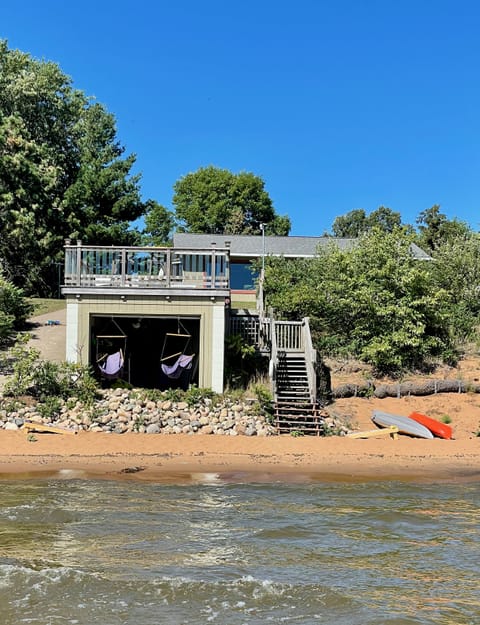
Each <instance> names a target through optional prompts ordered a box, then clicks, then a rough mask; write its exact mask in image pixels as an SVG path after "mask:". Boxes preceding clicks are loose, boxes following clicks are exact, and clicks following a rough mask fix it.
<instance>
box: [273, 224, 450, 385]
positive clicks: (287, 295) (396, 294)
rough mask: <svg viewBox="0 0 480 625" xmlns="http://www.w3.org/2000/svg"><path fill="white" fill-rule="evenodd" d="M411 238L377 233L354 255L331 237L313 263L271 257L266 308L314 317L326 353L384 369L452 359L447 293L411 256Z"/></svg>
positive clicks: (287, 315)
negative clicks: (327, 244)
mask: <svg viewBox="0 0 480 625" xmlns="http://www.w3.org/2000/svg"><path fill="white" fill-rule="evenodd" d="M411 240H412V239H411V236H407V234H406V233H405V231H404V230H403V229H402V228H397V229H395V230H394V231H393V232H392V233H385V232H384V231H383V230H380V229H375V230H372V231H370V232H368V233H367V234H366V235H364V236H362V237H361V238H360V239H359V241H358V244H357V245H356V246H353V247H352V248H351V249H350V250H342V249H340V248H339V247H338V246H336V245H335V242H334V240H332V243H331V244H330V245H329V246H327V247H326V248H321V249H319V252H318V256H317V257H316V258H315V259H311V260H299V261H294V260H288V259H273V258H269V259H268V262H267V267H266V276H265V296H266V301H267V305H268V306H272V307H273V308H274V309H275V310H276V311H277V314H280V315H281V316H283V317H285V318H290V319H298V318H299V317H303V316H309V317H310V319H311V327H312V329H313V331H314V341H315V344H316V347H317V349H318V350H319V352H320V353H322V354H324V355H325V354H330V355H346V354H348V355H351V356H354V357H357V358H360V359H362V360H364V361H366V362H369V363H371V364H373V365H374V366H375V368H376V369H377V370H378V371H379V372H383V373H398V372H400V371H402V370H405V369H412V368H417V367H423V366H424V365H425V364H426V363H428V362H429V360H431V359H434V358H442V357H443V358H445V359H447V358H451V357H452V353H453V352H452V349H453V342H452V326H451V320H450V318H449V310H450V309H449V306H450V297H449V294H448V292H447V291H446V290H445V289H442V288H438V285H437V284H436V283H435V282H434V278H433V272H432V271H431V269H430V267H429V265H428V263H423V262H419V261H416V260H415V259H414V258H413V256H412V254H411V251H410V244H411Z"/></svg>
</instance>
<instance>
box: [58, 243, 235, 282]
mask: <svg viewBox="0 0 480 625" xmlns="http://www.w3.org/2000/svg"><path fill="white" fill-rule="evenodd" d="M229 281H230V279H229V253H228V250H227V249H225V250H222V249H217V248H214V247H212V248H211V249H208V250H191V249H178V248H167V247H165V248H158V247H156V248H154V247H115V246H111V247H106V246H88V245H82V244H81V242H78V243H77V244H76V245H71V244H70V243H67V244H66V245H65V278H64V285H65V286H66V287H72V286H78V287H94V288H95V287H97V288H112V289H118V288H123V287H137V288H145V289H152V288H155V289H159V288H160V289H161V288H182V287H188V288H196V289H228V288H229Z"/></svg>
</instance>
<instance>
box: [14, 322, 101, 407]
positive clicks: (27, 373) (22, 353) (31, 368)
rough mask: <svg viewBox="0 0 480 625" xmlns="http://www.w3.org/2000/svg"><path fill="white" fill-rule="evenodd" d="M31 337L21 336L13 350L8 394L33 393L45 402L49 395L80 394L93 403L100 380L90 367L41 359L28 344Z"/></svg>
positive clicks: (78, 395) (81, 398) (85, 401)
mask: <svg viewBox="0 0 480 625" xmlns="http://www.w3.org/2000/svg"><path fill="white" fill-rule="evenodd" d="M29 338H30V335H29V334H24V335H19V336H18V337H17V342H16V343H15V345H14V347H13V348H12V350H11V352H12V357H13V359H14V365H13V374H12V376H11V377H10V378H9V379H8V380H7V382H6V383H5V387H4V394H5V395H10V396H13V397H18V396H20V395H31V396H32V397H36V398H38V399H40V400H41V401H45V400H46V399H47V398H49V397H58V398H61V399H68V398H69V397H76V398H78V399H79V400H80V401H82V402H84V403H85V404H92V403H93V401H94V399H95V397H96V392H97V389H98V383H97V382H96V380H95V378H94V376H93V374H92V372H91V371H90V368H89V367H85V366H84V365H78V364H75V363H71V362H64V363H61V364H59V363H55V362H49V361H45V360H40V358H39V356H40V352H39V351H38V350H37V349H35V348H33V347H27V345H26V344H27V342H28V340H29Z"/></svg>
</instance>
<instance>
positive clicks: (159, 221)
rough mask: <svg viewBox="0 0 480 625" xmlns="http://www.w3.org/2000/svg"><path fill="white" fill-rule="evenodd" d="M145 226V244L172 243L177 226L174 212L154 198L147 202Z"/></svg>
mask: <svg viewBox="0 0 480 625" xmlns="http://www.w3.org/2000/svg"><path fill="white" fill-rule="evenodd" d="M145 209H146V213H145V228H144V230H143V232H142V242H143V244H144V245H159V246H162V245H170V244H171V235H172V231H173V229H174V227H175V219H174V216H173V214H172V213H171V212H170V211H169V210H168V209H167V208H165V206H162V205H161V204H159V203H158V202H155V201H154V200H148V201H147V202H145Z"/></svg>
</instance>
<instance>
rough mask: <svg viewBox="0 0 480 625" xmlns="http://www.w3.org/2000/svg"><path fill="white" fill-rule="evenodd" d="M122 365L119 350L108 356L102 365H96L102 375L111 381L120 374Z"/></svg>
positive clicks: (122, 360) (122, 361)
mask: <svg viewBox="0 0 480 625" xmlns="http://www.w3.org/2000/svg"><path fill="white" fill-rule="evenodd" d="M123 363H124V358H123V352H122V350H121V349H119V350H118V352H115V353H114V354H109V355H108V356H107V357H106V358H105V360H104V362H103V363H102V364H100V363H99V364H98V367H99V369H100V371H101V372H102V375H104V376H105V377H106V378H110V379H112V378H118V376H119V375H120V374H121V372H122V369H123Z"/></svg>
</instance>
